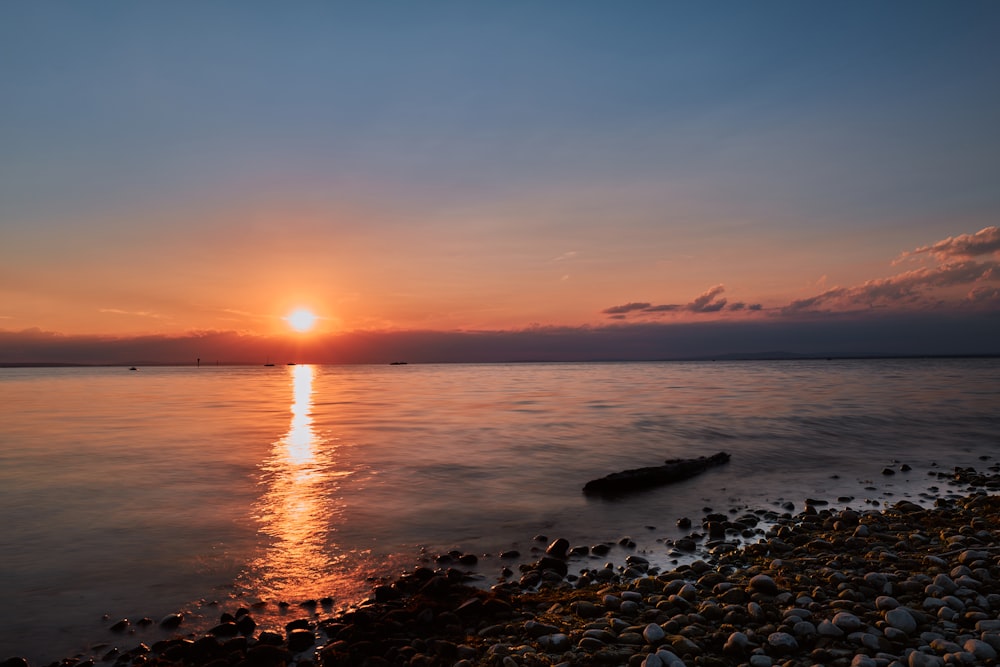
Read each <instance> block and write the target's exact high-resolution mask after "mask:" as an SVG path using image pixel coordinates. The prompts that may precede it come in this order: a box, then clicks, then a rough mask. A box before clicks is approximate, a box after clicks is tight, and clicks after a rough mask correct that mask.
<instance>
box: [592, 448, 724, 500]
mask: <svg viewBox="0 0 1000 667" xmlns="http://www.w3.org/2000/svg"><path fill="white" fill-rule="evenodd" d="M728 461H729V454H727V453H725V452H719V453H718V454H713V455H712V456H699V457H698V458H696V459H669V460H667V461H665V462H664V464H663V465H661V466H650V467H648V468H634V469H632V470H623V471H621V472H614V473H611V474H610V475H606V476H605V477H601V478H600V479H592V480H590V481H589V482H587V483H586V484H585V485H584V487H583V492H584V493H585V494H587V495H593V496H617V495H621V494H624V493H628V492H630V491H640V490H642V489H648V488H650V487H653V486H660V485H662V484H671V483H673V482H680V481H682V480H685V479H688V478H690V477H694V476H695V475H699V474H701V473H703V472H705V471H706V470H708V469H709V468H711V467H712V466H717V465H722V464H723V463H726V462H728Z"/></svg>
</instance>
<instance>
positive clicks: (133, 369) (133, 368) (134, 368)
mask: <svg viewBox="0 0 1000 667" xmlns="http://www.w3.org/2000/svg"><path fill="white" fill-rule="evenodd" d="M129 370H130V371H137V370H139V369H138V368H136V367H135V366H132V367H131V368H129Z"/></svg>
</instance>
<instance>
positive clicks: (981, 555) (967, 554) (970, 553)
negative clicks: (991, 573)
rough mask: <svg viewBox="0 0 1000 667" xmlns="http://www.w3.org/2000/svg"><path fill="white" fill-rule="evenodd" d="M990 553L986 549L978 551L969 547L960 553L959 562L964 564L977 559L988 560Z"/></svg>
mask: <svg viewBox="0 0 1000 667" xmlns="http://www.w3.org/2000/svg"><path fill="white" fill-rule="evenodd" d="M989 557H990V555H989V554H988V553H987V552H985V551H976V550H974V549H968V550H966V551H963V552H962V553H960V554H959V555H958V562H959V563H961V564H962V565H967V564H969V563H974V562H976V561H977V560H986V559H988V558H989Z"/></svg>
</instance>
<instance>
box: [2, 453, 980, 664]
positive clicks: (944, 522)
mask: <svg viewBox="0 0 1000 667" xmlns="http://www.w3.org/2000/svg"><path fill="white" fill-rule="evenodd" d="M989 470H990V472H987V473H980V472H977V471H975V470H973V469H971V468H960V469H955V471H954V472H953V473H951V474H950V475H949V476H948V477H947V479H946V483H947V485H948V486H950V487H952V489H944V490H942V492H941V494H939V497H938V499H937V501H936V502H935V506H934V507H933V508H925V507H922V506H920V505H917V504H916V503H914V502H912V501H910V500H899V501H897V502H895V503H894V504H893V505H892V506H890V507H887V508H881V509H860V510H858V509H853V508H851V507H849V506H848V507H844V508H835V509H831V508H829V507H827V503H828V502H829V501H823V500H812V501H807V504H806V507H805V509H804V510H803V511H801V512H799V513H798V514H795V515H792V514H791V513H790V512H784V513H781V514H778V513H776V512H774V511H773V510H759V511H758V513H759V514H760V515H763V514H765V513H767V516H768V518H769V519H770V518H773V519H774V522H773V524H770V525H769V527H768V529H767V530H763V529H760V528H757V529H755V528H754V527H753V526H750V525H748V524H749V523H750V519H749V517H750V516H751V515H750V514H748V515H747V516H744V517H726V516H724V515H714V516H713V515H710V516H708V517H705V518H704V520H703V522H702V523H703V525H702V527H701V530H702V531H703V533H702V535H703V538H704V540H705V541H704V542H703V544H702V546H703V547H704V549H702V550H701V551H699V552H697V555H698V556H702V555H703V556H704V559H701V558H697V556H696V557H695V560H693V562H691V563H682V564H680V565H678V566H677V567H676V568H675V569H672V570H669V571H660V570H659V569H658V568H656V567H651V566H650V564H649V561H648V560H647V559H645V558H644V557H642V556H639V555H637V554H633V555H629V556H627V557H626V558H625V562H624V563H623V564H619V565H617V566H616V565H614V564H612V563H609V564H607V565H604V566H600V567H594V565H595V563H596V562H598V561H600V560H601V558H602V556H603V557H606V553H607V552H605V554H599V553H597V554H595V553H593V551H590V552H588V553H586V554H584V553H583V552H582V551H580V550H579V549H573V550H572V551H573V552H575V553H571V552H570V546H569V544H568V543H567V542H565V540H559V539H557V540H555V541H553V542H552V543H551V544H550V545H549V547H548V549H547V550H546V552H545V553H542V554H541V557H540V558H538V559H537V560H535V561H534V562H522V563H521V565H520V567H519V568H518V569H519V570H520V572H515V571H514V570H513V569H512V568H510V567H508V570H509V574H508V577H507V579H506V580H505V583H498V584H495V585H493V586H491V587H486V586H484V585H483V584H484V582H483V580H482V579H483V578H482V577H480V580H479V582H478V585H476V582H475V581H474V579H473V578H471V577H470V575H469V574H467V573H466V572H463V570H462V569H460V568H462V566H463V563H462V562H461V557H460V556H458V555H457V554H456V555H451V556H446V557H442V558H439V559H438V560H437V562H436V563H435V565H437V566H438V569H437V570H434V569H431V568H430V567H426V566H421V567H418V568H416V569H415V570H413V571H411V572H408V573H406V574H404V575H402V576H401V577H399V578H398V579H396V580H395V581H392V582H391V583H383V584H381V585H379V586H376V587H375V589H374V591H373V596H372V597H371V598H370V599H369V600H368V601H366V602H364V603H362V604H361V605H359V606H358V607H356V608H354V609H351V610H348V611H346V612H342V613H336V614H333V613H330V611H329V607H328V604H327V601H326V600H322V601H320V602H315V601H310V602H311V603H310V602H306V603H303V604H300V605H298V606H291V605H284V606H283V607H280V608H279V614H280V615H281V616H283V619H284V620H285V622H284V623H283V627H282V626H281V625H278V626H276V625H275V623H274V618H273V617H272V618H271V619H270V622H262V623H260V624H259V625H258V622H257V620H255V615H258V616H262V615H264V612H265V610H264V609H263V608H254V607H251V608H246V607H244V608H241V609H234V610H230V611H228V612H223V613H222V614H221V616H220V617H219V623H218V624H216V625H214V626H213V627H211V628H208V630H209V631H208V632H207V633H204V634H203V633H201V632H197V633H195V632H188V631H186V630H185V628H184V625H183V624H180V625H179V626H178V627H177V628H176V633H177V634H175V637H174V638H173V639H164V640H160V641H156V642H150V644H151V645H147V644H142V643H139V642H140V639H139V638H138V637H134V636H130V635H124V636H121V635H120V636H117V637H115V639H114V641H109V642H108V643H107V644H105V645H103V646H102V645H93V647H92V650H91V652H90V654H88V655H83V654H81V655H79V656H77V657H75V658H65V659H63V660H62V661H56V662H52V663H49V664H51V665H61V666H62V667H69V666H70V665H77V666H80V667H84V666H89V665H93V664H96V663H97V662H103V663H104V664H108V665H114V666H115V667H126V666H129V667H140V666H141V665H160V666H162V667H166V666H167V665H175V664H177V665H179V664H181V663H183V664H186V665H188V666H189V667H191V666H195V667H197V666H201V665H208V664H210V663H214V662H218V661H220V660H221V661H223V662H224V663H225V664H226V665H235V664H244V663H245V664H246V665H247V666H248V667H277V665H279V664H287V665H291V664H298V665H301V666H302V667H311V666H312V665H316V664H320V665H323V667H336V666H337V665H359V664H370V665H425V666H434V665H447V666H449V667H451V666H452V665H458V666H459V667H470V666H471V665H503V667H515V666H516V665H517V666H523V667H528V666H534V665H550V664H551V665H556V664H566V665H598V664H602V665H604V664H607V665H616V664H621V665H629V667H640V665H645V667H660V666H661V665H672V666H673V667H677V666H678V665H681V664H684V665H688V666H690V665H702V666H705V667H713V666H719V667H721V666H722V665H729V664H732V665H742V664H749V665H753V667H767V665H773V664H783V665H799V664H803V665H807V664H813V663H817V662H818V663H823V664H828V665H833V664H835V665H854V664H857V665H858V666H859V667H862V666H864V665H870V666H873V667H882V666H883V665H885V666H892V667H896V665H909V666H911V667H915V666H916V665H937V664H945V663H944V658H943V656H945V655H953V656H954V657H951V658H949V660H960V659H961V657H967V656H964V655H963V656H960V655H959V654H963V652H964V653H968V654H970V655H973V656H975V658H974V663H973V664H986V665H989V664H997V663H996V661H997V658H996V652H997V651H998V650H1000V559H998V557H1000V496H995V495H990V494H991V493H993V492H996V491H997V490H998V489H1000V474H998V473H1000V466H997V465H993V466H991V467H990V469H989ZM944 475H945V473H943V472H941V473H939V477H941V478H942V479H944V477H943V476H944ZM955 487H960V488H958V489H955ZM946 491H951V492H950V493H948V492H946ZM741 532H742V536H743V537H744V538H746V537H747V536H748V535H759V534H761V533H762V534H763V535H762V537H761V539H760V540H759V541H758V542H755V543H750V544H746V545H745V546H742V547H736V546H735V545H734V544H735V541H736V540H735V537H736V536H737V534H739V533H741ZM694 534H698V533H697V531H696V532H695V533H694ZM712 535H714V536H715V537H714V538H713V536H712ZM727 538H728V539H727ZM607 544H609V545H613V544H614V543H607ZM618 546H620V547H622V548H623V549H624V550H625V551H627V550H628V545H627V544H625V545H618ZM672 546H674V547H675V550H676V548H677V546H678V545H677V544H674V545H672ZM608 548H609V550H610V549H611V548H612V547H610V546H609V547H608ZM538 551H540V549H538ZM676 553H684V552H681V551H679V550H676ZM687 553H690V552H687ZM534 555H538V554H534ZM532 557H533V556H532ZM706 560H707V561H711V562H706ZM582 566H586V567H582ZM574 568H575V569H574ZM577 572H579V574H577ZM283 604H284V603H283ZM896 609H900V610H902V611H896ZM272 616H273V614H272ZM175 620H181V619H175ZM150 623H151V622H150ZM262 628H264V629H262ZM184 633H187V634H184ZM970 648H971V649H973V650H969V649H970ZM991 651H992V653H991ZM2 657H3V656H0V658H2ZM223 662H218V666H219V667H222V665H223ZM25 664H28V663H27V662H26V661H24V660H23V659H20V658H11V659H10V660H7V661H5V662H3V663H0V665H2V667H24V665H25ZM30 667H41V666H40V665H37V664H31V665H30Z"/></svg>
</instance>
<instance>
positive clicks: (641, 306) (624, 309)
mask: <svg viewBox="0 0 1000 667" xmlns="http://www.w3.org/2000/svg"><path fill="white" fill-rule="evenodd" d="M725 289H726V288H725V286H724V285H716V286H715V287H711V288H709V289H708V290H706V291H705V292H702V293H701V294H699V295H698V296H696V297H695V298H694V299H693V300H692V301H690V302H689V303H686V304H679V303H664V304H660V305H657V306H654V305H652V304H651V303H648V302H645V301H638V302H633V303H626V304H624V305H622V306H611V307H610V308H605V309H604V310H602V311H601V312H602V313H604V314H605V315H612V316H613V317H612V319H623V317H622V316H623V315H625V314H627V313H638V314H640V315H658V314H661V313H677V312H690V313H717V312H719V311H720V310H722V309H724V308H725V307H726V304H727V303H728V302H727V301H726V299H716V297H717V296H719V295H720V294H722V293H723V292H724V291H725ZM742 309H743V306H742V305H740V306H738V307H736V308H733V307H732V306H730V310H742Z"/></svg>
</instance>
